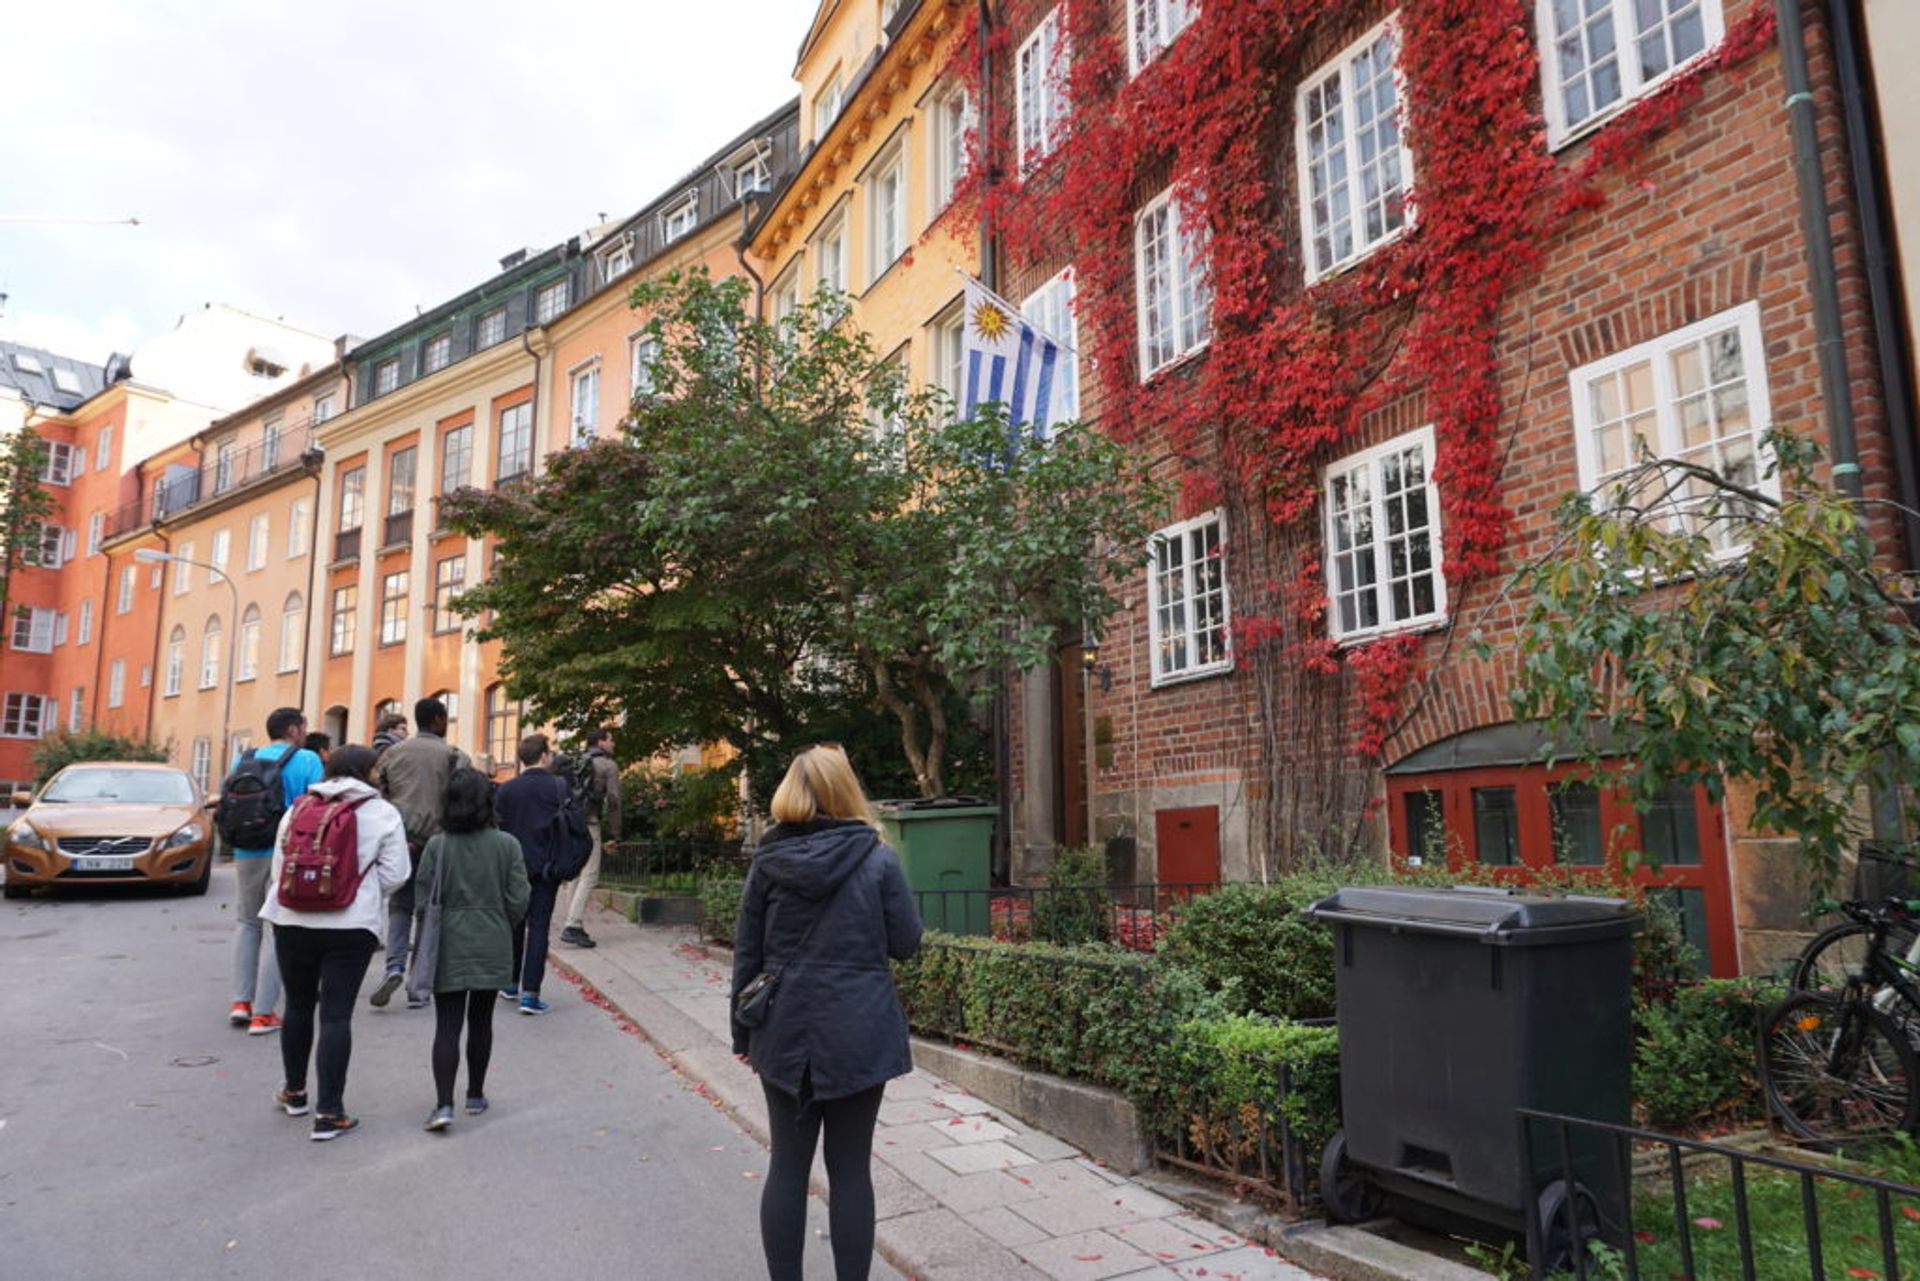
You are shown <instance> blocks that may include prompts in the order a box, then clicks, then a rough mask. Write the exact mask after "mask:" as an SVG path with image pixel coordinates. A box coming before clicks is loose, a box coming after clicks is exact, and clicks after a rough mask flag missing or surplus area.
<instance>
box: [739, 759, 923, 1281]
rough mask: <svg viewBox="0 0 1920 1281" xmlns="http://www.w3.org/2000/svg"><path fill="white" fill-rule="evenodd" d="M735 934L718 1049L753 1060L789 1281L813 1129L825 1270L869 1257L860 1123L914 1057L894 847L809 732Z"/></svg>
mask: <svg viewBox="0 0 1920 1281" xmlns="http://www.w3.org/2000/svg"><path fill="white" fill-rule="evenodd" d="M772 813H773V818H774V822H775V826H774V827H773V828H772V829H771V830H769V831H768V832H767V834H766V836H765V837H764V838H763V839H762V840H761V842H760V847H759V849H758V850H757V851H756V852H755V854H754V859H753V867H752V869H751V871H750V872H749V873H748V875H747V885H746V889H745V891H744V893H743V895H742V898H741V904H740V918H739V923H738V925H737V926H736V928H735V932H734V954H733V955H734V963H733V987H732V992H733V994H734V1000H733V1019H732V1022H733V1051H734V1053H735V1054H737V1055H740V1056H742V1057H743V1058H744V1059H745V1060H746V1061H747V1062H749V1063H750V1064H751V1065H752V1066H753V1070H754V1071H755V1072H757V1073H759V1074H760V1084H761V1087H762V1089H763V1090H764V1091H765V1093H766V1096H767V1131H768V1134H769V1135H770V1136H771V1139H772V1144H773V1153H772V1157H771V1160H770V1162H769V1168H768V1170H767V1178H766V1182H765V1184H763V1185H762V1188H761V1193H760V1240H761V1245H762V1247H763V1248H764V1249H765V1251H766V1256H767V1274H768V1276H769V1277H771V1278H772V1281H800V1277H801V1254H802V1250H803V1248H804V1246H805V1244H806V1226H807V1205H806V1202H807V1177H808V1173H809V1171H810V1170H811V1169H812V1167H813V1153H814V1149H815V1147H816V1146H818V1145H819V1143H820V1140H821V1136H822V1133H823V1132H824V1134H825V1141H826V1142H825V1147H826V1153H825V1155H826V1166H827V1184H828V1211H827V1220H828V1225H829V1228H830V1229H831V1233H830V1235H831V1237H832V1241H833V1263H834V1276H835V1277H836V1278H837V1279H838V1281H865V1278H866V1277H867V1275H868V1272H869V1270H870V1269H871V1267H872V1264H873V1224H874V1206H873V1169H872V1160H873V1128H874V1122H875V1120H876V1119H877V1117H878V1116H879V1112H880V1099H881V1095H882V1093H883V1092H884V1091H885V1089H886V1083H887V1082H888V1081H889V1080H891V1079H893V1078H894V1077H896V1076H904V1075H905V1074H906V1073H908V1072H911V1071H912V1070H913V1060H912V1057H911V1054H910V1053H909V1050H908V1047H907V1020H906V1015H905V1014H904V1013H903V1012H902V1010H901V1008H900V998H899V995H898V993H897V992H896V991H895V990H894V985H893V970H892V967H891V966H890V965H889V963H888V962H889V959H890V958H891V959H894V960H905V959H907V958H908V957H910V956H912V955H913V954H914V953H915V952H916V951H918V950H919V947H920V930H921V926H920V913H919V912H918V910H916V909H915V907H914V903H913V895H912V894H911V892H910V891H909V890H908V888H907V878H906V874H905V873H904V872H903V871H902V870H901V867H900V860H899V858H898V857H897V856H896V855H895V854H894V852H893V851H892V850H891V849H889V848H888V847H887V846H886V844H885V843H883V842H882V841H881V839H880V835H879V824H878V823H877V822H876V821H875V820H874V817H873V810H872V808H871V806H869V805H868V803H867V798H866V793H865V792H864V791H863V790H862V789H861V787H860V780H859V778H858V777H857V776H856V775H855V774H854V772H853V765H852V764H851V763H850V762H849V761H848V760H847V757H846V753H845V752H844V751H842V750H841V748H840V747H839V745H838V744H835V743H819V744H816V745H814V746H812V747H809V748H805V749H803V750H802V751H801V752H800V753H799V754H798V755H796V756H795V757H794V758H793V764H792V765H791V766H790V767H789V768H788V770H787V775H786V778H785V779H784V780H782V782H781V784H780V787H779V789H778V790H777V791H775V792H774V794H773V806H772Z"/></svg>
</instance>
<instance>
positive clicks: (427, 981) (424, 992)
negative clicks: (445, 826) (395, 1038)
mask: <svg viewBox="0 0 1920 1281" xmlns="http://www.w3.org/2000/svg"><path fill="white" fill-rule="evenodd" d="M433 840H435V841H439V842H440V857H438V858H436V859H434V861H433V889H432V890H431V891H430V892H429V893H428V895H427V906H426V908H425V910H424V911H423V912H422V913H421V917H420V931H419V933H418V934H417V935H416V936H415V938H414V940H413V968H412V969H411V970H409V971H408V972H407V1000H409V1001H413V1002H421V1003H424V1002H427V1001H431V1000H433V983H434V980H435V979H436V978H438V977H439V972H440V912H441V908H440V896H441V891H442V888H443V887H444V886H445V884H446V880H447V842H446V839H445V838H444V837H440V836H436V837H434V838H433ZM427 843H428V844H429V845H431V844H432V843H433V841H429V842H427Z"/></svg>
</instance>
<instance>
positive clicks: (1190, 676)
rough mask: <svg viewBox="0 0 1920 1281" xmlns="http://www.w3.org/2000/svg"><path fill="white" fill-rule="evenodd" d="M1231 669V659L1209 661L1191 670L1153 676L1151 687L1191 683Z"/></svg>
mask: <svg viewBox="0 0 1920 1281" xmlns="http://www.w3.org/2000/svg"><path fill="white" fill-rule="evenodd" d="M1232 671H1233V660H1232V659H1231V658H1229V659H1227V660H1226V661H1225V662H1223V663H1209V664H1208V665H1207V666H1205V667H1196V668H1194V669H1192V670H1191V671H1185V672H1171V673H1168V674H1167V675H1165V676H1155V677H1154V678H1153V679H1152V681H1151V682H1150V685H1149V687H1150V688H1152V689H1170V688H1172V687H1174V686H1176V685H1191V684H1193V683H1194V682H1195V681H1204V680H1212V679H1213V678H1214V677H1216V676H1226V675H1228V674H1229V673H1231V672H1232Z"/></svg>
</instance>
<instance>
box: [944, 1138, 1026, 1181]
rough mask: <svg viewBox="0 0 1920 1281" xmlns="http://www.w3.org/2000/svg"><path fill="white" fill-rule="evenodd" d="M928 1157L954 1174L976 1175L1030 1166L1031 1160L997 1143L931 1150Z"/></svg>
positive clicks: (1011, 1148)
mask: <svg viewBox="0 0 1920 1281" xmlns="http://www.w3.org/2000/svg"><path fill="white" fill-rule="evenodd" d="M927 1155H928V1156H930V1157H932V1158H933V1159H934V1160H936V1161H938V1162H939V1163H940V1164H942V1165H944V1166H946V1167H947V1168H948V1169H949V1170H952V1171H953V1172H954V1173H955V1174H978V1173H979V1172H980V1171H982V1170H1005V1169H1008V1168H1010V1167H1012V1166H1016V1165H1032V1164H1033V1163H1034V1161H1033V1158H1032V1157H1030V1156H1028V1155H1027V1154H1026V1153H1025V1152H1022V1151H1021V1150H1020V1149H1018V1148H1014V1147H1008V1146H1007V1145H1006V1144H1004V1143H1001V1142H998V1141H997V1140H996V1141H995V1142H992V1143H969V1144H965V1145H963V1146H956V1147H951V1148H933V1149H931V1150H930V1151H928V1153H927Z"/></svg>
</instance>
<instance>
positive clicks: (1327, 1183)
mask: <svg viewBox="0 0 1920 1281" xmlns="http://www.w3.org/2000/svg"><path fill="white" fill-rule="evenodd" d="M1320 1201H1321V1204H1322V1205H1324V1206H1325V1207H1326V1211H1327V1221H1328V1222H1329V1223H1364V1222H1366V1221H1367V1220H1368V1219H1374V1218H1378V1217H1379V1216H1380V1212H1381V1211H1382V1210H1384V1209H1385V1208H1386V1198H1385V1197H1383V1196H1381V1195H1380V1189H1379V1188H1376V1187H1374V1186H1373V1184H1371V1183H1369V1182H1367V1176H1366V1175H1364V1174H1362V1173H1361V1172H1360V1169H1359V1167H1358V1166H1356V1165H1354V1163H1353V1162H1352V1161H1350V1160H1348V1159H1347V1132H1346V1131H1345V1130H1335V1131H1334V1132H1333V1137H1332V1138H1330V1139H1328V1140H1327V1146H1326V1148H1325V1149H1324V1150H1323V1151H1322V1152H1321V1153H1320Z"/></svg>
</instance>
